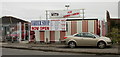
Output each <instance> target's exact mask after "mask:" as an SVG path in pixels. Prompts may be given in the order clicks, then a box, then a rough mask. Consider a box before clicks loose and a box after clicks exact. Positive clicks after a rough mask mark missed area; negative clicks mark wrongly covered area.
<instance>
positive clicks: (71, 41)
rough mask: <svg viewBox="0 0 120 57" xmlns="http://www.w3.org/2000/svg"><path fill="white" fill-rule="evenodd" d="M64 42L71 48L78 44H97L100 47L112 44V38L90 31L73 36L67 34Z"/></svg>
mask: <svg viewBox="0 0 120 57" xmlns="http://www.w3.org/2000/svg"><path fill="white" fill-rule="evenodd" d="M64 42H65V44H67V45H68V46H69V47H71V48H74V47H76V46H97V47H98V48H105V47H106V46H111V45H112V42H111V39H110V38H108V37H103V36H102V37H100V36H98V35H96V34H93V33H90V32H81V33H76V34H74V35H71V36H65V37H64Z"/></svg>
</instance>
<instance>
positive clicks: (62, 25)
mask: <svg viewBox="0 0 120 57" xmlns="http://www.w3.org/2000/svg"><path fill="white" fill-rule="evenodd" d="M31 30H41V31H44V30H50V31H65V30H66V21H65V20H34V21H31Z"/></svg>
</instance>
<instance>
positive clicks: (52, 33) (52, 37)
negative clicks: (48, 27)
mask: <svg viewBox="0 0 120 57" xmlns="http://www.w3.org/2000/svg"><path fill="white" fill-rule="evenodd" d="M50 42H55V31H50Z"/></svg>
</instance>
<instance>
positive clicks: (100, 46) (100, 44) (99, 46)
mask: <svg viewBox="0 0 120 57" xmlns="http://www.w3.org/2000/svg"><path fill="white" fill-rule="evenodd" d="M97 46H98V48H100V49H103V48H105V47H106V44H105V42H99V43H98V45H97Z"/></svg>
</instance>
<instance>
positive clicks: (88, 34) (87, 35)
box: [83, 33, 94, 38]
mask: <svg viewBox="0 0 120 57" xmlns="http://www.w3.org/2000/svg"><path fill="white" fill-rule="evenodd" d="M83 37H88V38H94V35H92V34H90V33H83Z"/></svg>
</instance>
